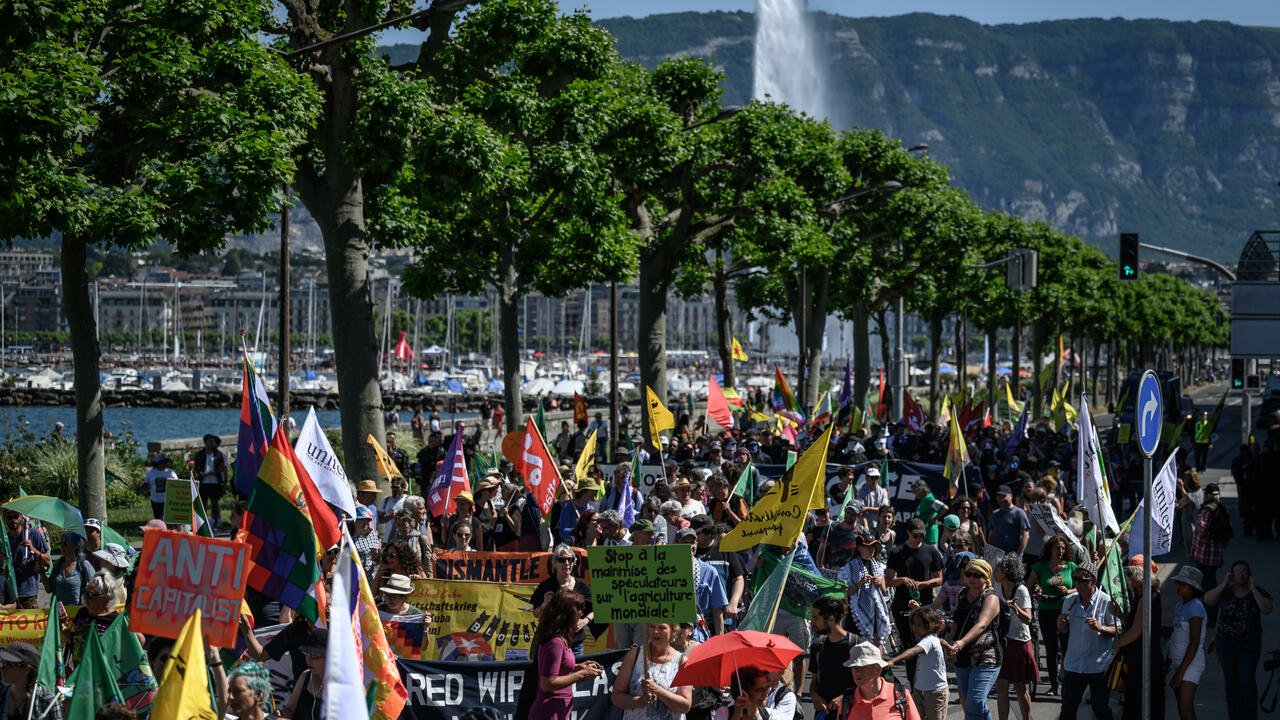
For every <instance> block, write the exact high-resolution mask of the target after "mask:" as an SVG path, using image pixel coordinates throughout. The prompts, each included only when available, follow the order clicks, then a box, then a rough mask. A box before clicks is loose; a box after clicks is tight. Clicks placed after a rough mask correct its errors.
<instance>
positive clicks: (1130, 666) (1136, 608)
mask: <svg viewBox="0 0 1280 720" xmlns="http://www.w3.org/2000/svg"><path fill="white" fill-rule="evenodd" d="M1146 561H1147V560H1146V558H1145V557H1143V556H1142V555H1134V556H1133V557H1132V558H1129V563H1128V565H1126V566H1125V568H1124V576H1125V579H1126V580H1127V581H1128V583H1129V590H1130V593H1129V594H1130V595H1131V596H1132V597H1133V602H1131V603H1130V604H1129V605H1130V607H1129V617H1127V618H1125V628H1126V630H1125V631H1124V633H1123V634H1122V635H1120V637H1119V638H1116V645H1115V651H1116V654H1117V655H1119V656H1120V657H1121V658H1123V660H1124V663H1125V673H1124V687H1125V691H1124V705H1123V708H1122V710H1121V717H1122V718H1123V720H1141V718H1142V692H1141V691H1140V688H1144V687H1145V688H1147V690H1148V693H1149V694H1150V695H1151V717H1153V718H1163V717H1164V685H1162V684H1161V683H1155V682H1153V683H1148V682H1143V678H1142V643H1141V642H1140V641H1141V639H1142V612H1143V610H1142V606H1143V602H1142V565H1143V563H1145V562H1146ZM1158 570H1159V567H1157V566H1156V564H1155V563H1154V562H1153V563H1151V637H1149V638H1147V643H1148V644H1149V645H1151V665H1152V667H1157V668H1162V667H1164V655H1163V654H1162V653H1161V651H1160V627H1161V625H1162V624H1163V619H1164V613H1163V612H1162V611H1161V607H1160V581H1159V580H1157V579H1156V572H1157V571H1158ZM1232 717H1234V716H1232Z"/></svg>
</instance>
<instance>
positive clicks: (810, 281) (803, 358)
mask: <svg viewBox="0 0 1280 720" xmlns="http://www.w3.org/2000/svg"><path fill="white" fill-rule="evenodd" d="M805 274H806V277H805V282H803V283H802V284H801V288H802V289H803V293H801V292H799V291H797V293H796V294H795V295H793V296H792V298H791V317H792V318H794V320H795V323H796V341H797V343H798V345H797V346H798V348H799V350H800V360H799V366H800V368H799V370H800V374H799V377H798V378H797V383H796V384H797V386H798V387H797V390H798V391H799V397H798V398H797V400H798V401H799V402H800V407H801V408H803V409H804V410H805V411H806V412H808V411H809V409H810V408H811V407H812V405H813V404H814V403H815V402H817V399H818V388H819V386H820V383H821V380H822V338H823V336H824V335H825V334H826V330H827V292H828V284H829V274H828V273H827V272H826V271H815V270H809V271H807V272H806V273H805ZM801 317H803V318H804V328H803V332H801V328H800V318H801Z"/></svg>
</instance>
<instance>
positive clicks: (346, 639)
mask: <svg viewBox="0 0 1280 720" xmlns="http://www.w3.org/2000/svg"><path fill="white" fill-rule="evenodd" d="M350 543H351V536H349V535H347V532H346V530H345V529H344V530H343V531H342V552H340V553H338V567H337V569H336V570H335V571H334V573H333V596H332V597H331V598H330V600H329V608H330V612H329V645H328V647H326V648H325V671H324V717H325V720H369V706H368V705H367V704H366V702H367V700H366V698H365V687H364V663H363V661H362V660H361V658H360V647H359V645H358V644H357V642H356V634H355V622H354V620H353V612H352V609H351V590H352V586H353V585H355V584H356V582H357V578H356V573H357V572H359V570H357V569H356V567H355V564H354V563H353V562H351V555H352V552H351V548H350V547H349V545H350ZM357 587H358V586H357Z"/></svg>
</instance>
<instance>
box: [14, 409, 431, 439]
mask: <svg viewBox="0 0 1280 720" xmlns="http://www.w3.org/2000/svg"><path fill="white" fill-rule="evenodd" d="M291 414H292V415H293V419H294V421H296V422H297V423H298V427H302V423H303V422H304V421H306V419H307V408H305V407H304V408H302V409H301V410H297V409H295V410H294V411H293V412H292V413H291ZM102 415H103V422H104V424H105V426H106V429H107V430H110V431H111V434H113V435H115V436H116V437H120V436H122V435H123V433H124V432H125V429H126V428H127V429H128V430H129V431H130V432H132V433H133V436H134V437H135V438H136V439H137V440H138V442H139V443H140V444H141V445H142V447H143V448H145V447H146V444H147V442H148V441H152V440H172V439H175V438H198V437H201V436H203V435H204V434H205V433H213V434H215V435H235V434H236V433H237V432H238V431H239V429H240V408H238V407H234V408H179V409H175V408H137V407H129V408H105V409H104V410H103V411H102ZM316 416H317V418H318V419H319V420H320V426H321V427H324V428H326V429H327V428H336V427H338V426H339V425H340V423H341V418H340V417H339V413H338V411H337V410H317V411H316ZM411 417H412V416H411V415H410V414H408V413H401V414H400V422H401V424H402V425H404V426H405V431H406V432H407V431H408V422H409V419H410V418H411ZM23 421H25V422H26V423H28V428H29V430H30V431H31V432H32V433H33V434H35V435H37V436H40V435H47V434H48V433H50V432H52V431H53V424H54V423H55V422H61V423H63V425H65V426H66V429H65V430H64V432H65V433H66V434H67V435H68V436H70V435H74V434H75V430H76V412H75V408H69V407H33V406H23V407H15V406H0V438H3V437H4V436H6V435H10V434H13V433H16V432H17V430H18V425H19V423H21V422H23Z"/></svg>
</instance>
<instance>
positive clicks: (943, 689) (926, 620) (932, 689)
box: [889, 607, 948, 720]
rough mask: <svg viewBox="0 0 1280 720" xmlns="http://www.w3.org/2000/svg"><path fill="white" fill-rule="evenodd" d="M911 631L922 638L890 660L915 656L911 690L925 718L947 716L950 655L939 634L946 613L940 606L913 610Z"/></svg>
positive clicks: (933, 719)
mask: <svg viewBox="0 0 1280 720" xmlns="http://www.w3.org/2000/svg"><path fill="white" fill-rule="evenodd" d="M911 632H912V633H914V634H915V636H916V638H917V639H918V642H916V644H915V645H914V646H912V647H909V648H907V649H906V650H903V651H902V652H901V653H899V654H898V656H897V657H895V658H893V659H892V660H890V661H889V664H890V665H897V664H898V663H901V662H905V661H907V660H910V659H911V658H919V659H918V660H917V661H916V676H915V677H914V678H912V682H911V694H912V695H913V696H914V697H915V701H916V707H917V708H919V709H920V715H921V717H922V718H923V720H946V718H947V700H948V692H947V688H948V686H947V659H946V654H945V652H944V651H943V649H942V641H941V640H939V639H938V634H939V633H941V632H942V616H941V615H939V614H938V612H937V611H936V610H933V609H931V608H927V607H922V608H917V609H916V610H915V611H914V612H912V613H911Z"/></svg>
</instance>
